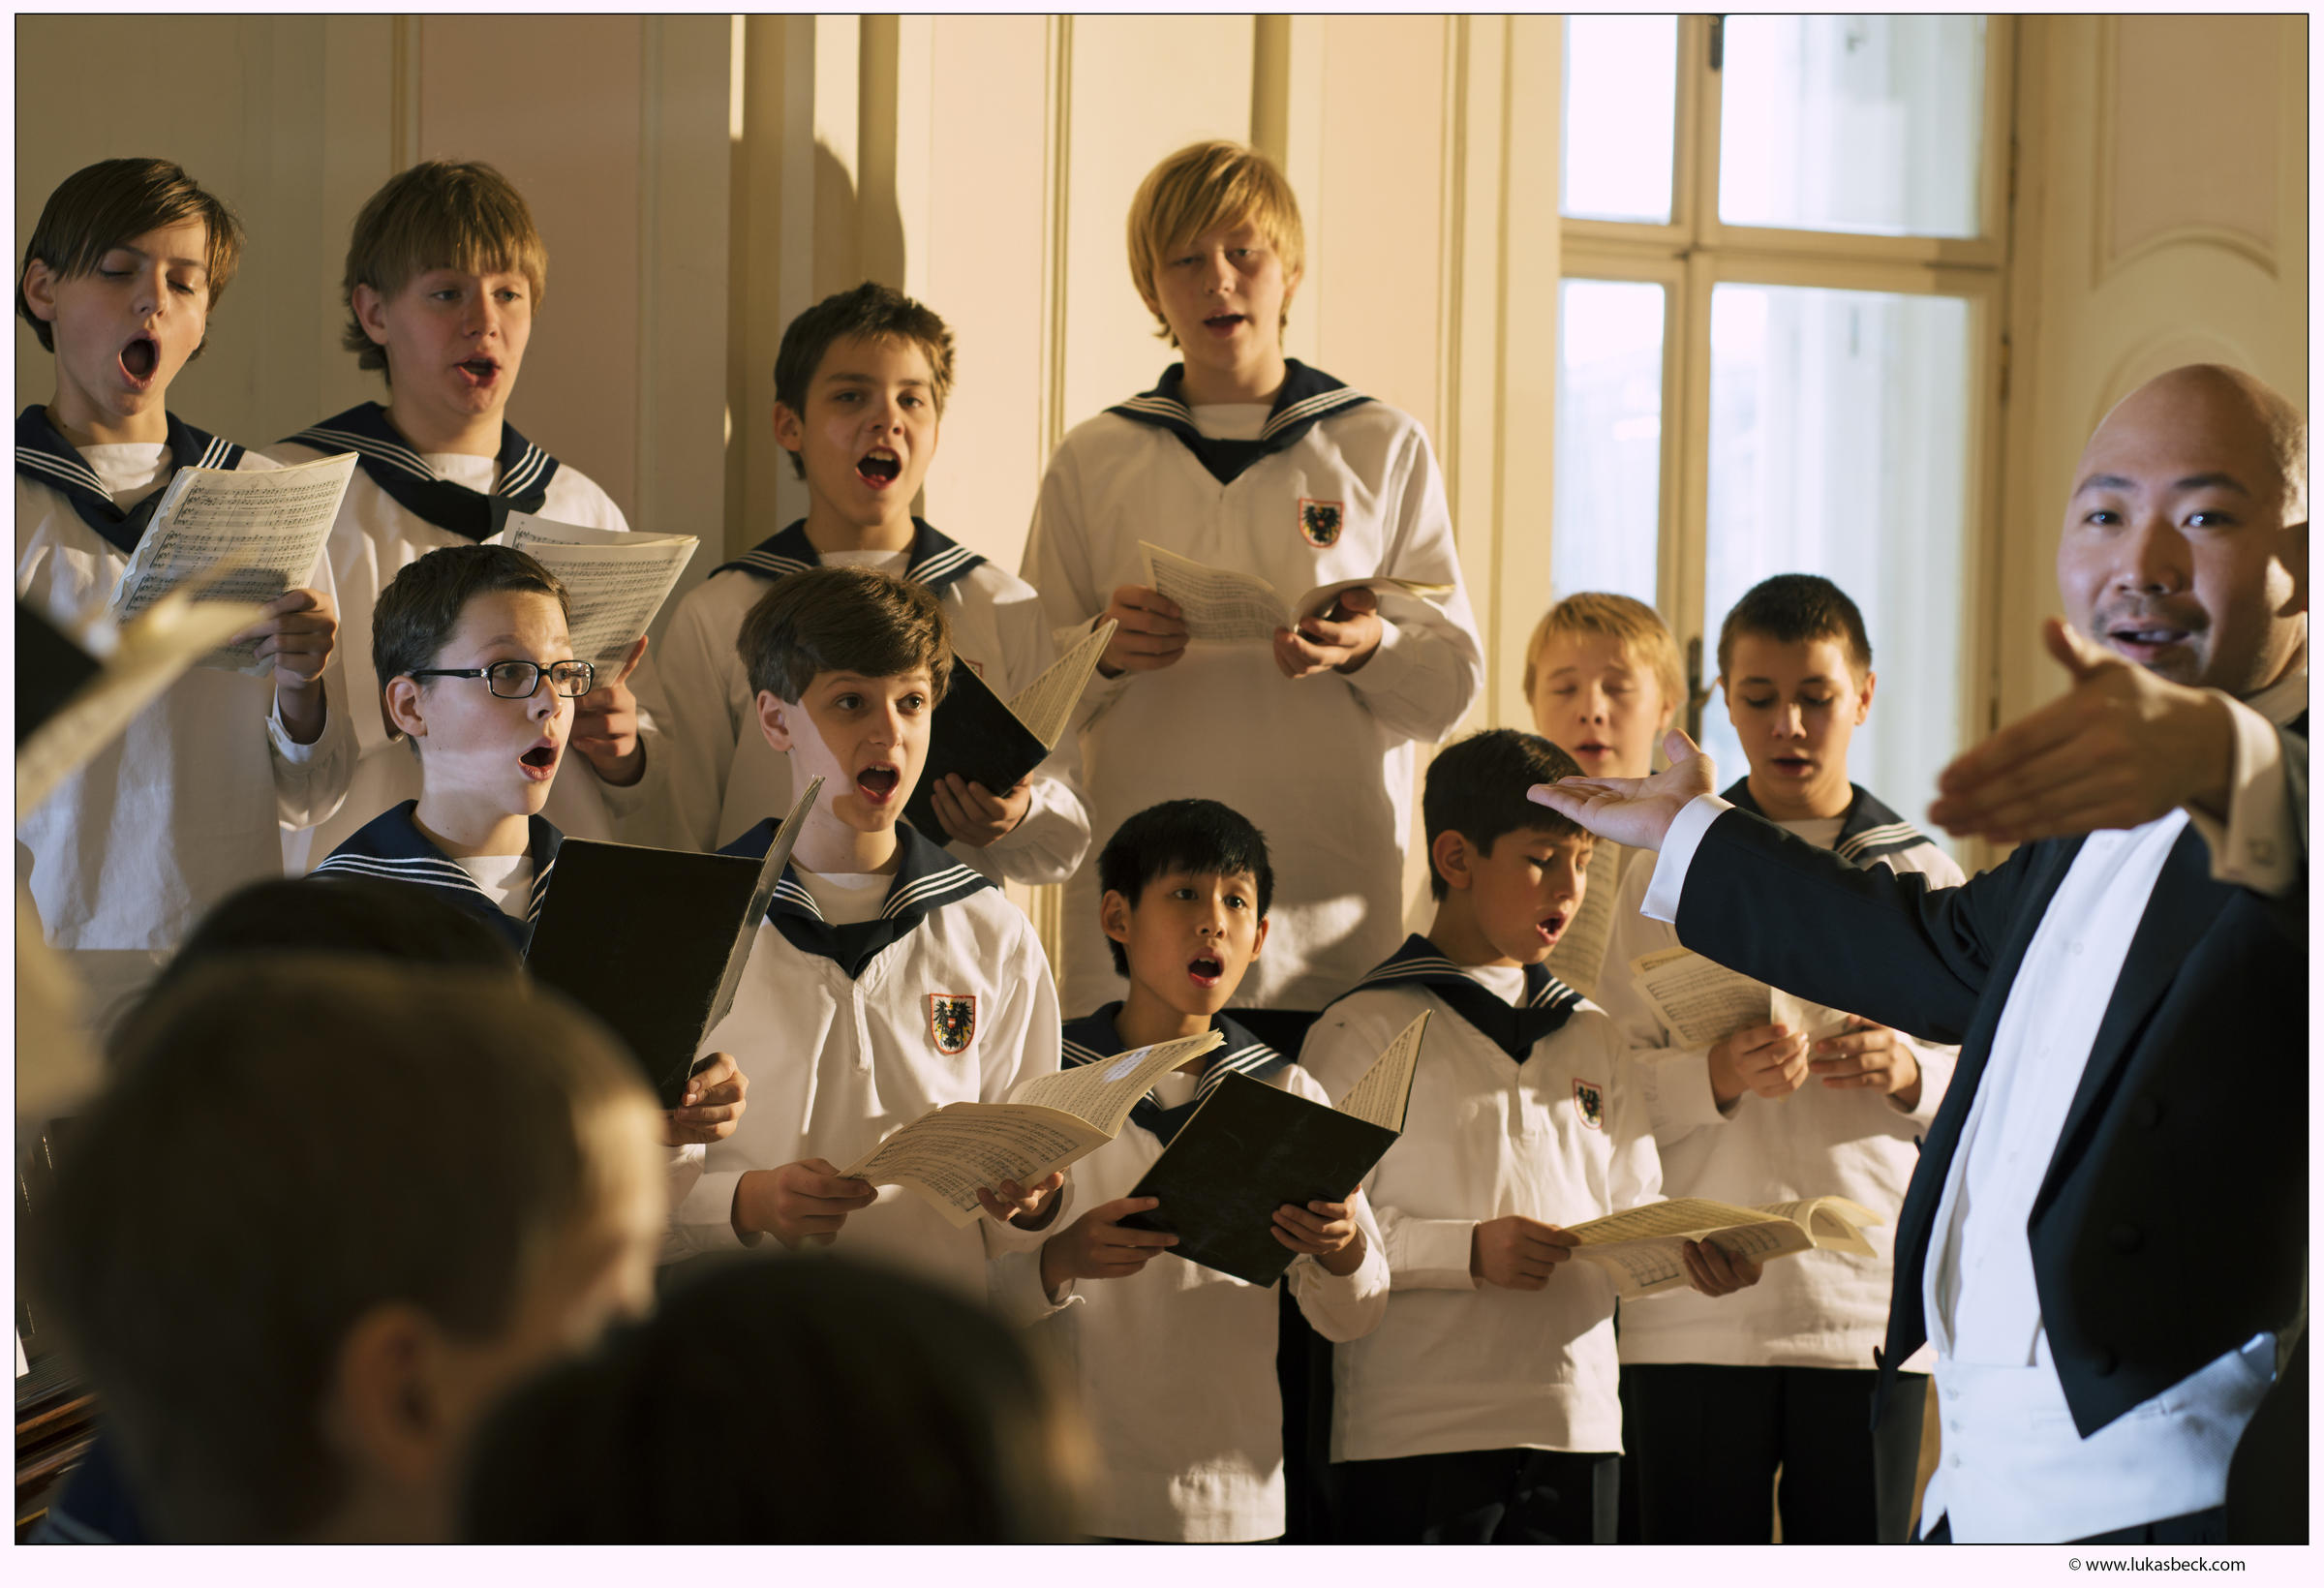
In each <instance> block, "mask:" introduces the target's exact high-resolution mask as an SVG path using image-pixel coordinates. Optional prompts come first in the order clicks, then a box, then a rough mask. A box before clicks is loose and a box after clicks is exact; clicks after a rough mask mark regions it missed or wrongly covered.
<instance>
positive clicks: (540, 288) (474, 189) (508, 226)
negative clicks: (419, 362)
mask: <svg viewBox="0 0 2324 1588" xmlns="http://www.w3.org/2000/svg"><path fill="white" fill-rule="evenodd" d="M428 270H463V271H467V272H469V273H471V274H474V275H482V274H484V273H486V272H487V271H494V270H508V271H513V272H515V273H516V274H517V275H520V276H522V277H524V278H525V285H526V286H527V287H528V288H530V289H531V290H532V294H533V306H534V307H535V308H538V307H539V306H540V300H541V297H542V296H543V295H544V294H545V293H546V292H547V291H548V290H549V251H548V248H547V246H546V245H545V244H543V243H542V242H541V240H540V232H539V230H538V229H535V226H534V225H533V211H532V210H531V209H529V208H528V207H526V204H525V196H524V195H523V194H521V193H519V192H517V191H516V185H515V184H514V183H512V182H510V181H509V180H508V178H506V177H505V176H503V175H502V174H501V173H500V172H499V171H497V170H495V169H493V168H491V167H490V166H487V165H485V164H484V163H483V162H482V161H479V160H472V161H465V162H455V161H450V160H425V161H422V162H420V163H419V164H418V165H416V166H414V167H413V168H411V169H410V170H408V171H404V172H402V173H400V174H398V175H395V176H391V177H389V178H388V179H387V183H386V185H385V186H384V187H382V188H381V189H380V191H379V192H377V193H375V194H373V195H372V196H371V201H370V202H368V203H366V204H365V205H364V206H363V213H362V214H360V215H358V216H356V217H355V229H354V232H353V234H352V236H350V237H349V238H348V243H347V273H346V276H345V278H344V279H343V280H342V281H341V283H340V294H341V296H342V298H343V299H344V300H345V302H346V304H347V326H346V328H345V329H344V330H343V331H341V332H340V333H339V341H340V344H341V345H342V346H343V347H345V348H346V349H347V351H349V352H352V353H353V354H354V355H355V362H356V363H357V364H358V365H359V366H361V367H362V368H364V369H367V370H383V369H385V368H386V367H387V350H386V349H384V348H382V347H381V346H380V345H379V344H378V343H376V342H374V341H372V339H371V334H370V333H369V332H368V331H366V330H364V329H363V317H362V316H360V315H358V314H356V313H355V289H356V288H357V287H368V288H370V289H371V290H373V291H375V292H377V293H379V294H380V296H382V297H393V296H395V294H396V293H398V292H400V291H402V290H404V285H405V283H407V282H409V281H410V280H411V279H412V278H413V276H416V275H419V274H421V273H422V272H423V271H428Z"/></svg>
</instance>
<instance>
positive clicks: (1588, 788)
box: [1525, 728, 1717, 849]
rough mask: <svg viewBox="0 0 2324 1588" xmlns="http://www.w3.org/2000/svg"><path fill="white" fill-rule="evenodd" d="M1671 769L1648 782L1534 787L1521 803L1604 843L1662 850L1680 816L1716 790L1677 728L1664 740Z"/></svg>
mask: <svg viewBox="0 0 2324 1588" xmlns="http://www.w3.org/2000/svg"><path fill="white" fill-rule="evenodd" d="M1663 754H1664V755H1666V756H1667V757H1668V758H1669V761H1670V764H1669V765H1668V766H1667V767H1665V768H1664V769H1663V770H1662V771H1660V772H1658V773H1656V774H1655V775H1654V776H1653V777H1651V778H1560V779H1558V780H1557V781H1556V782H1553V783H1536V784H1534V785H1533V786H1532V787H1531V788H1529V789H1527V790H1526V791H1525V797H1526V798H1527V799H1529V800H1531V801H1532V802H1533V803H1534V804H1536V805H1545V806H1547V807H1548V808H1549V809H1552V810H1554V811H1556V812H1557V813H1558V814H1559V815H1561V816H1564V817H1566V818H1567V819H1568V820H1570V821H1575V822H1579V823H1580V824H1581V825H1582V826H1583V827H1585V828H1587V829H1589V831H1591V832H1592V833H1595V834H1597V835H1598V837H1600V838H1602V839H1611V840H1613V841H1614V842H1616V843H1627V844H1629V845H1630V846H1631V847H1632V848H1634V849H1660V848H1661V847H1662V846H1663V839H1664V837H1665V835H1667V833H1668V832H1669V831H1670V824H1671V823H1672V822H1674V821H1676V820H1677V819H1678V813H1679V812H1680V811H1681V810H1684V809H1686V808H1687V806H1688V804H1689V803H1690V802H1692V801H1693V800H1695V799H1697V797H1699V796H1701V795H1704V794H1708V793H1710V792H1711V791H1712V790H1713V788H1714V787H1715V786H1716V779H1717V768H1715V767H1713V766H1712V765H1711V758H1710V757H1709V756H1707V755H1705V754H1703V752H1702V751H1701V749H1699V748H1697V746H1696V743H1695V741H1694V740H1692V739H1689V738H1688V737H1687V736H1686V735H1685V734H1683V733H1681V732H1679V731H1678V730H1677V729H1676V728H1673V729H1671V730H1670V731H1669V732H1668V733H1667V734H1665V735H1664V736H1663Z"/></svg>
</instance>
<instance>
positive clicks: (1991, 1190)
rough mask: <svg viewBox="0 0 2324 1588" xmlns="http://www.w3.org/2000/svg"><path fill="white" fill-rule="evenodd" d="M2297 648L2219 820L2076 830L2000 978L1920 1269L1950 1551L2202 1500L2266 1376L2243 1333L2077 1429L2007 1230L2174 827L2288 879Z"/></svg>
mask: <svg viewBox="0 0 2324 1588" xmlns="http://www.w3.org/2000/svg"><path fill="white" fill-rule="evenodd" d="M2307 700H2308V667H2307V660H2306V657H2305V655H2303V657H2301V659H2300V662H2299V664H2298V665H2296V666H2295V667H2294V668H2293V669H2291V671H2290V672H2289V673H2287V675H2286V676H2285V677H2284V678H2283V679H2281V680H2279V681H2278V683H2277V684H2275V685H2273V686H2271V687H2269V688H2267V689H2265V690H2263V691H2261V692H2260V693H2259V694H2257V695H2255V696H2253V697H2252V698H2251V699H2250V700H2249V701H2248V702H2238V703H2235V706H2236V709H2235V718H2236V749H2235V766H2234V772H2233V779H2232V784H2231V799H2230V806H2229V819H2228V820H2227V822H2225V823H2224V824H2221V823H2219V822H2217V821H2215V820H2213V819H2211V818H2208V817H2203V816H2190V813H2188V812H2186V811H2173V812H2171V813H2170V814H2168V815H2165V816H2162V817H2159V818H2157V819H2156V820H2155V821H2152V822H2149V823H2147V824H2146V825H2145V826H2143V827H2138V828H2133V829H2131V830H2129V831H2127V832H2105V833H2096V834H2093V835H2092V836H2091V837H2090V838H2089V839H2088V840H2085V841H2084V843H2083V845H2082V847H2081V849H2080V851H2079V852H2078V853H2077V854H2076V855H2075V857H2074V861H2073V864H2072V866H2071V867H2069V868H2068V869H2067V871H2066V874H2065V877H2064V881H2063V882H2062V883H2061V884H2060V885H2059V888H2058V891H2057V893H2056V894H2055V895H2054V896H2052V898H2051V900H2050V903H2049V907H2048V909H2047V910H2045V911H2044V912H2043V915H2042V919H2041V924H2040V925H2039V926H2038V927H2037V928H2036V929H2035V931H2034V934H2033V942H2032V943H2031V944H2030V945H2029V946H2028V948H2027V950H2026V956H2025V960H2024V962H2022V963H2021V965H2020V966H2019V968H2018V972H2017V976H2016V978H2015V980H2014V981H2013V982H2012V983H2011V984H2010V992H2009V996H2008V1000H2007V1002H2006V1003H2004V1004H2003V1010H2002V1018H2001V1023H2000V1025H1999V1027H1998V1028H1997V1029H1996V1031H1995V1033H1994V1042H1993V1050H1992V1053H1991V1054H1990V1055H1989V1056H1988V1057H1987V1059H1986V1065H1985V1071H1984V1074H1983V1077H1982V1078H1981V1080H1980V1082H1979V1084H1978V1086H1977V1097H1976V1101H1975V1102H1974V1104H1973V1105H1972V1108H1971V1112H1970V1116H1969V1118H1968V1120H1967V1121H1966V1124H1965V1126H1964V1129H1963V1132H1962V1139H1961V1143H1960V1145H1958V1146H1957V1147H1956V1148H1955V1150H1954V1152H1953V1157H1952V1162H1951V1165H1950V1167H1949V1171H1948V1174H1947V1176H1946V1179H1945V1187H1944V1192H1943V1196H1942V1200H1941V1201H1940V1203H1939V1205H1938V1208H1937V1216H1936V1232H1935V1238H1933V1239H1932V1240H1931V1241H1930V1244H1929V1259H1928V1264H1927V1266H1926V1267H1925V1268H1924V1269H1923V1272H1922V1276H1921V1285H1922V1300H1923V1306H1924V1308H1925V1312H1926V1316H1927V1318H1928V1321H1929V1339H1930V1343H1931V1345H1933V1346H1934V1347H1935V1348H1936V1351H1937V1398H1938V1405H1939V1408H1940V1415H1941V1417H1942V1444H1943V1451H1944V1453H1943V1460H1942V1464H1941V1465H1940V1466H1939V1468H1938V1471H1937V1474H1936V1476H1935V1477H1934V1478H1933V1479H1932V1480H1931V1481H1930V1483H1929V1488H1928V1492H1927V1494H1926V1495H1925V1496H1924V1498H1923V1501H1922V1506H1921V1514H1922V1517H1923V1519H1924V1525H1934V1524H1935V1521H1936V1519H1937V1518H1938V1517H1940V1516H1946V1517H1949V1518H1950V1520H1951V1531H1952V1536H1953V1538H1954V1539H1955V1540H1956V1541H1960V1542H2001V1541H2009V1542H2065V1541H2067V1540H2072V1539H2081V1538H2088V1537H2090V1536H2091V1535H2093V1534H2097V1533H2105V1532H2110V1531H2113V1530H2114V1529H2117V1528H2124V1527H2132V1526H2137V1525H2139V1524H2142V1523H2145V1522H2151V1521H2157V1520H2160V1519H2162V1518H2165V1517H2169V1516H2179V1515H2185V1514H2187V1513H2189V1512H2198V1511H2205V1510H2208V1509H2210V1508H2211V1507H2214V1506H2217V1505H2218V1504H2220V1503H2221V1501H2222V1500H2223V1499H2224V1498H2225V1496H2226V1492H2227V1465H2228V1462H2229V1460H2230V1459H2231V1457H2232V1456H2233V1454H2234V1451H2235V1443H2236V1441H2237V1439H2239V1438H2240V1437H2241V1436H2242V1433H2243V1429H2244V1426H2245V1424H2246V1423H2248V1421H2249V1420H2250V1419H2251V1414H2252V1413H2253V1412H2254V1411H2256V1410H2257V1409H2258V1405H2259V1402H2260V1399H2261V1398H2262V1396H2264V1395H2265V1393H2266V1392H2267V1389H2268V1386H2269V1384H2270V1382H2271V1381H2272V1379H2273V1376H2274V1352H2275V1340H2274V1337H2273V1336H2272V1335H2268V1334H2264V1333H2263V1334H2259V1335H2256V1336H2254V1337H2253V1339H2252V1340H2250V1341H2249V1342H2248V1343H2247V1344H2246V1345H2245V1346H2243V1347H2242V1348H2241V1349H2239V1350H2236V1351H2230V1352H2227V1353H2225V1354H2223V1355H2222V1356H2220V1357H2219V1358H2217V1359H2216V1360H2214V1361H2212V1362H2211V1363H2210V1364H2208V1365H2207V1366H2205V1367H2203V1368H2201V1369H2199V1370H2198V1371H2196V1372H2195V1373H2193V1374H2191V1375H2189V1376H2188V1377H2186V1379H2183V1380H2181V1381H2180V1382H2179V1383H2178V1384H2177V1385H2175V1386H2173V1387H2172V1388H2171V1389H2169V1390H2167V1391H2165V1392H2164V1393H2162V1394H2160V1395H2157V1396H2156V1397H2155V1398H2154V1399H2152V1400H2150V1401H2147V1402H2145V1403H2144V1404H2142V1405H2140V1406H2138V1407H2135V1408H2133V1409H2132V1410H2131V1411H2130V1412H2129V1413H2127V1414H2125V1416H2123V1417H2121V1418H2118V1419H2116V1420H2114V1421H2112V1422H2109V1423H2107V1424H2106V1425H2105V1426H2104V1427H2102V1428H2100V1429H2098V1430H2097V1432H2095V1433H2094V1434H2092V1435H2091V1436H2090V1437H2089V1438H2087V1439H2085V1438H2083V1437H2082V1436H2081V1433H2080V1431H2079V1430H2078V1429H2077V1428H2076V1427H2075V1426H2074V1421H2073V1417H2072V1414H2071V1413H2070V1411H2069V1410H2068V1409H2067V1406H2066V1402H2065V1392H2064V1389H2063V1388H2062V1387H2061V1385H2060V1383H2059V1380H2058V1372H2057V1368H2056V1365H2055V1363H2054V1362H2053V1360H2052V1359H2051V1355H2050V1348H2049V1338H2048V1335H2047V1333H2046V1332H2045V1331H2044V1329H2043V1328H2042V1323H2041V1307H2040V1298H2039V1296H2038V1295H2037V1293H2036V1291H2035V1289H2034V1286H2033V1253H2032V1249H2031V1247H2030V1246H2029V1244H2028V1241H2027V1235H2026V1229H2027V1224H2028V1222H2029V1221H2030V1219H2031V1217H2032V1213H2033V1202H2034V1199H2035V1198H2036V1196H2037V1195H2038V1194H2039V1191H2040V1186H2041V1180H2042V1176H2044V1174H2045V1173H2046V1172H2047V1169H2048V1166H2049V1162H2050V1159H2051V1157H2052V1156H2053V1154H2054V1152H2055V1149H2056V1146H2057V1141H2058V1133H2059V1131H2060V1130H2061V1129H2062V1128H2063V1127H2064V1121H2065V1115H2066V1113H2067V1111H2068V1109H2069V1107H2070V1106H2071V1103H2072V1099H2073V1094H2074V1091H2075V1090H2076V1088H2077V1086H2078V1084H2079V1083H2080V1081H2081V1077H2082V1071H2083V1068H2084V1066H2086V1065H2087V1064H2088V1062H2089V1058H2090V1050H2091V1044H2092V1043H2093V1042H2094V1041H2095V1039H2096V1035H2097V1030H2098V1025H2099V1023H2100V1021H2101V1020H2102V1019H2103V1017H2104V1015H2105V1012H2106V1008H2107V1005H2108V1004H2109V1002H2110V1001H2111V999H2112V996H2113V992H2114V985H2115V983H2116V982H2117V981H2118V980H2119V979H2120V978H2121V976H2122V971H2123V962H2124V960H2125V958H2126V957H2127V955H2128V953H2129V948H2130V942H2131V938H2132V936H2133V935H2134V934H2135V932H2136V931H2137V928H2138V923H2139V921H2140V920H2141V919H2142V918H2143V917H2144V915H2145V913H2146V908H2147V901H2148V899H2149V898H2150V896H2151V895H2152V894H2153V892H2154V888H2155V883H2156V878H2157V877H2159V876H2160V875H2161V872H2162V867H2163V862H2164V860H2165V859H2166V858H2167V857H2168V855H2169V853H2170V849H2171V846H2172V844H2173V843H2174V842H2175V841H2177V839H2178V837H2179V835H2180V833H2181V831H2182V830H2183V829H2184V827H2185V826H2186V823H2187V822H2188V821H2189V820H2190V819H2191V820H2193V821H2194V823H2195V825H2196V827H2197V830H2198V831H2199V832H2200V833H2201V834H2202V836H2203V838H2204V840H2206V842H2207V843H2208V844H2209V845H2210V847H2211V853H2212V874H2213V875H2214V876H2215V877H2217V879H2219V880H2221V881H2225V882H2233V883H2236V884H2238V885H2240V886H2244V887H2248V888H2252V889H2254V890H2255V891H2258V892H2261V893H2266V894H2272V895H2281V894H2283V893H2285V892H2288V891H2289V890H2290V889H2291V888H2292V887H2293V886H2294V885H2295V884H2296V883H2297V882H2298V881H2299V879H2300V875H2301V871H2302V870H2303V865H2304V857H2305V846H2304V845H2302V844H2301V843H2299V842H2298V841H2297V840H2296V834H2297V831H2298V829H2297V825H2296V823H2297V813H2296V812H2295V811H2294V810H2293V809H2292V808H2291V802H2290V799H2289V797H2288V786H2289V785H2288V783H2287V781H2286V779H2285V774H2284V768H2283V763H2282V759H2281V749H2280V744H2279V741H2278V739H2277V736H2276V734H2275V732H2274V731H2273V729H2272V728H2271V727H2270V726H2269V724H2271V723H2274V724H2278V725H2280V724H2284V723H2288V722H2290V721H2291V720H2292V719H2293V718H2296V717H2297V716H2299V714H2300V713H2301V712H2302V711H2304V710H2305V709H2306V708H2307ZM1725 809H1728V807H1727V803H1726V802H1725V801H1723V800H1720V799H1718V798H1717V797H1716V796H1713V795H1704V796H1702V797H1701V798H1699V799H1697V800H1695V801H1694V802H1693V803H1691V804H1690V805H1688V806H1687V807H1686V809H1683V810H1681V811H1680V812H1679V814H1678V817H1677V819H1676V820H1674V821H1673V822H1672V823H1671V826H1670V831H1669V833H1668V834H1667V837H1666V838H1665V840H1664V842H1663V849H1662V854H1661V856H1660V858H1659V860H1658V862H1657V864H1656V867H1655V871H1654V881H1653V884H1652V885H1651V886H1650V887H1649V889H1648V891H1647V896H1646V901H1645V905H1644V908H1645V910H1646V913H1647V914H1649V915H1652V916H1654V917H1655V918H1657V919H1658V920H1666V921H1667V920H1670V919H1672V918H1674V917H1675V916H1676V914H1677V911H1678V901H1679V899H1680V897H1681V895H1682V893H1683V892H1684V889H1685V886H1686V871H1687V868H1688V866H1689V865H1690V864H1692V862H1693V860H1694V857H1695V852H1696V849H1697V847H1698V846H1699V845H1700V843H1701V841H1702V835H1703V834H1704V832H1705V831H1707V830H1708V829H1709V827H1710V824H1711V823H1712V822H1713V821H1715V820H1717V819H1718V816H1719V814H1720V812H1721V811H1723V810H1725Z"/></svg>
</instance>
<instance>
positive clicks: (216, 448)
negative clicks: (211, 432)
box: [194, 436, 234, 469]
mask: <svg viewBox="0 0 2324 1588" xmlns="http://www.w3.org/2000/svg"><path fill="white" fill-rule="evenodd" d="M233 450H234V443H232V442H229V441H228V440H227V439H226V438H225V437H224V436H212V437H211V438H210V443H209V445H207V446H205V447H203V448H202V449H201V456H200V457H199V458H196V459H195V460H194V467H195V468H197V469H223V468H225V467H226V460H227V458H228V457H229V456H230V455H231V454H232V452H233Z"/></svg>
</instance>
